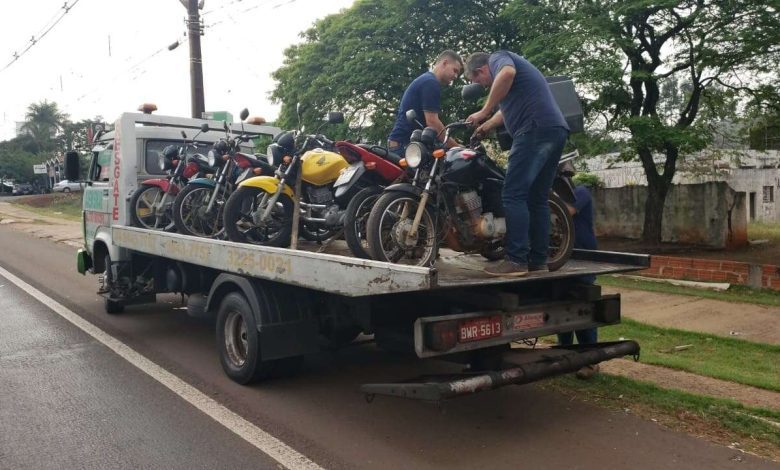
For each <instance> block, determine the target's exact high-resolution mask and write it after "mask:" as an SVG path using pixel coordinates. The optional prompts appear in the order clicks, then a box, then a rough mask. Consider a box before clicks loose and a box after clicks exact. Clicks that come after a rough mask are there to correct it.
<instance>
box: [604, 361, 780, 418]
mask: <svg viewBox="0 0 780 470" xmlns="http://www.w3.org/2000/svg"><path fill="white" fill-rule="evenodd" d="M601 370H602V371H603V372H605V373H607V374H612V375H619V376H622V377H627V378H630V379H633V380H642V381H645V382H652V383H654V384H656V385H658V386H660V387H663V388H671V389H676V390H681V391H684V392H689V393H694V394H697V395H707V396H710V397H715V398H724V399H728V400H734V401H737V402H739V403H742V404H743V405H745V406H752V407H757V408H765V409H769V410H775V411H780V393H778V392H773V391H771V390H764V389H760V388H755V387H750V386H747V385H741V384H736V383H733V382H727V381H725V380H718V379H713V378H711V377H704V376H701V375H696V374H692V373H690V372H685V371H681V370H674V369H667V368H666V367H660V366H653V365H649V364H642V363H641V362H633V361H629V360H627V359H614V360H611V361H607V362H604V363H602V364H601ZM778 424H779V425H780V423H778Z"/></svg>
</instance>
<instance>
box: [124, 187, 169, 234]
mask: <svg viewBox="0 0 780 470" xmlns="http://www.w3.org/2000/svg"><path fill="white" fill-rule="evenodd" d="M164 195H165V192H163V190H162V188H160V187H158V186H141V187H140V188H138V189H136V190H135V192H134V193H133V197H131V198H130V225H132V226H133V227H140V228H146V229H149V230H165V231H170V230H171V229H173V228H174V227H175V224H174V223H173V217H172V209H171V206H173V200H172V199H169V203H168V207H167V209H163V214H161V215H160V217H159V223H158V217H157V215H156V214H155V213H154V210H153V209H152V207H153V206H154V204H157V203H158V201H160V200H162V198H163V196H164ZM169 198H172V196H169Z"/></svg>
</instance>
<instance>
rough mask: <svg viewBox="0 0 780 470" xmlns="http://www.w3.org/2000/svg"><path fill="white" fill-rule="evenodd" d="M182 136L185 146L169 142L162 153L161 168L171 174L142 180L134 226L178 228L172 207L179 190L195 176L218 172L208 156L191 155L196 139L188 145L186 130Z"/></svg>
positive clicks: (132, 215) (132, 205)
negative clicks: (189, 153) (189, 151)
mask: <svg viewBox="0 0 780 470" xmlns="http://www.w3.org/2000/svg"><path fill="white" fill-rule="evenodd" d="M198 134H200V133H198ZM182 136H183V137H184V144H183V145H182V146H181V147H177V146H175V145H168V146H167V147H165V148H164V149H163V150H162V152H161V153H160V156H159V165H160V170H161V171H165V172H167V173H168V177H167V178H152V179H147V180H144V181H142V182H141V183H140V185H139V187H138V189H136V190H135V192H134V193H133V196H132V197H131V198H130V220H131V225H133V226H135V227H141V228H148V229H151V230H165V231H174V229H175V225H174V221H173V216H172V207H173V201H174V200H175V199H176V196H177V195H178V194H179V191H181V189H182V188H183V187H184V186H185V185H186V184H187V181H188V180H190V179H191V178H197V177H201V176H203V175H205V174H206V173H213V172H214V170H213V169H212V168H211V167H210V166H209V164H208V159H207V158H206V157H205V156H204V155H201V154H199V153H195V154H193V155H189V156H188V155H187V149H188V148H189V147H194V148H195V149H197V147H195V143H194V138H193V142H192V143H189V144H188V143H187V137H186V134H184V132H183V131H182ZM196 137H197V135H196Z"/></svg>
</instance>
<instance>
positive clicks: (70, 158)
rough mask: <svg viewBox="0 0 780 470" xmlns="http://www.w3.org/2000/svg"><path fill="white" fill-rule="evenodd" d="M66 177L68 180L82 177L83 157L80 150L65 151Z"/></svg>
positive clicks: (76, 179)
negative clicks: (80, 155) (81, 157)
mask: <svg viewBox="0 0 780 470" xmlns="http://www.w3.org/2000/svg"><path fill="white" fill-rule="evenodd" d="M65 179H67V180H68V181H78V180H80V179H81V159H80V158H79V153H78V152H65Z"/></svg>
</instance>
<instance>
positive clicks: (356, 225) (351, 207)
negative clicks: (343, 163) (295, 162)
mask: <svg viewBox="0 0 780 470" xmlns="http://www.w3.org/2000/svg"><path fill="white" fill-rule="evenodd" d="M336 149H337V150H338V152H339V153H340V154H341V156H342V157H344V159H346V160H347V162H349V164H350V165H349V166H348V167H347V168H345V169H344V171H343V172H342V173H341V175H339V178H338V179H337V180H336V182H335V183H334V184H333V187H334V190H335V198H336V200H342V198H343V197H344V196H346V199H348V200H349V204H347V208H346V210H345V211H344V239H345V240H346V241H347V245H348V246H349V249H350V250H351V251H352V254H353V255H355V256H356V257H358V258H364V259H370V258H371V256H370V255H369V253H368V243H367V242H366V221H367V220H368V214H370V213H371V207H373V205H374V201H376V199H377V198H378V197H379V195H380V194H382V190H383V189H384V187H386V186H388V185H390V184H392V183H394V182H397V181H399V180H403V179H404V178H405V176H406V170H405V169H404V168H402V167H401V163H400V162H401V156H399V155H396V154H394V153H392V152H390V151H389V150H387V149H386V148H384V147H380V146H378V145H366V144H353V143H351V142H346V141H339V142H336Z"/></svg>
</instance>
